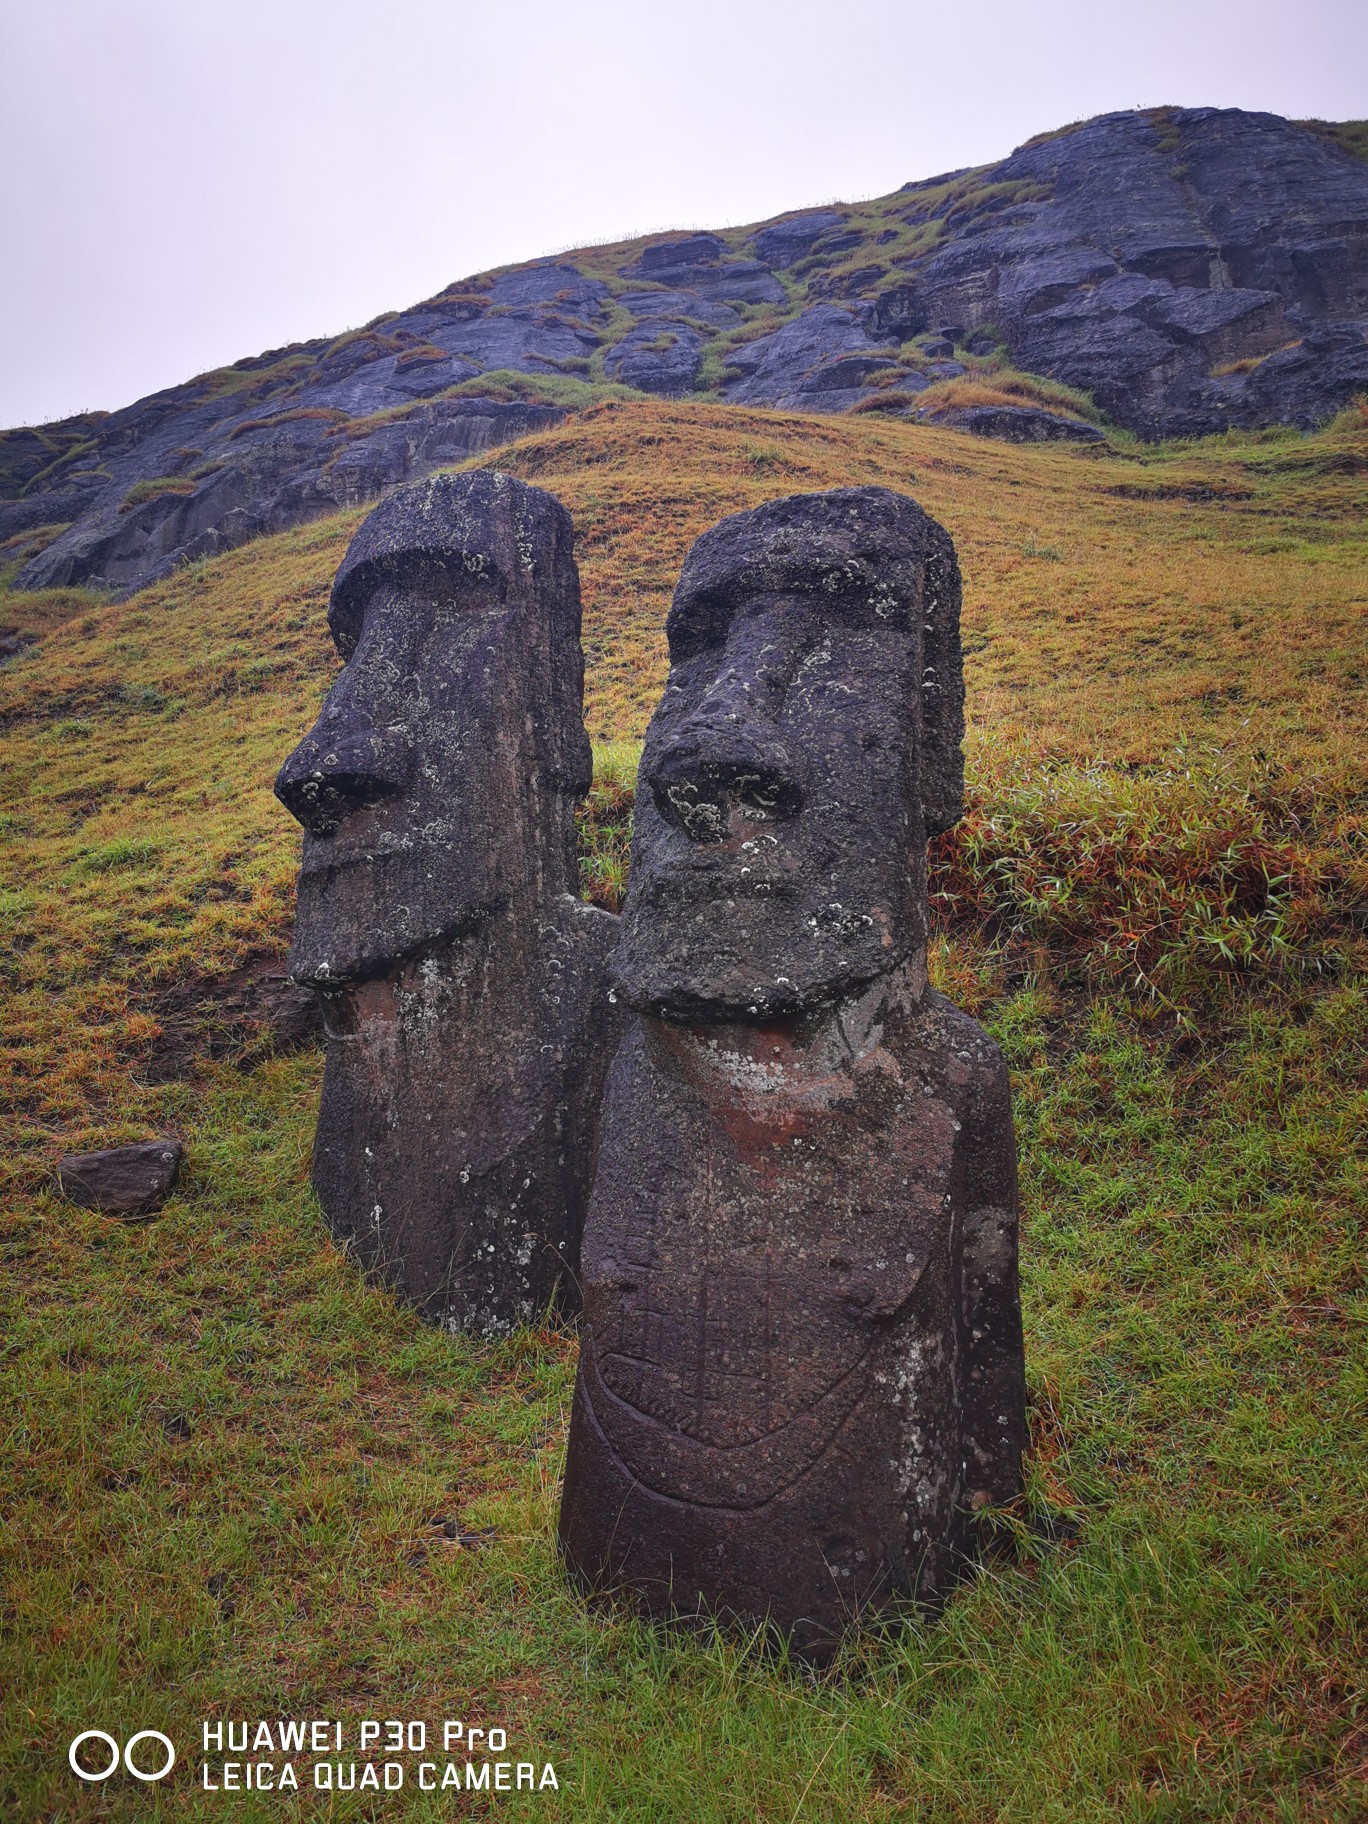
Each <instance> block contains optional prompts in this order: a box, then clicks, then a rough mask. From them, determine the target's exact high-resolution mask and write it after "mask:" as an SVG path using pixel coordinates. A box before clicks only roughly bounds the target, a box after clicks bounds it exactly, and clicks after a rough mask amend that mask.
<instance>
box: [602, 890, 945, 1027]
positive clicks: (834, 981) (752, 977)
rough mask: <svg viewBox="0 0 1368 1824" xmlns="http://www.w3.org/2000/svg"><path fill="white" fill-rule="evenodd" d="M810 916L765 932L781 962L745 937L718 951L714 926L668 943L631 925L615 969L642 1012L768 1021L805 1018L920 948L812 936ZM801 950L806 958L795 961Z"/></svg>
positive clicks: (874, 939)
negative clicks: (765, 956)
mask: <svg viewBox="0 0 1368 1824" xmlns="http://www.w3.org/2000/svg"><path fill="white" fill-rule="evenodd" d="M810 917H811V914H809V915H808V919H810ZM808 919H804V918H801V917H799V916H795V917H794V918H793V920H792V922H790V923H787V924H786V925H780V924H778V923H777V922H776V923H775V924H773V925H772V926H771V928H770V930H769V931H767V933H766V937H767V939H768V940H769V941H768V942H767V944H766V946H765V948H766V949H767V950H769V951H770V952H771V954H778V955H781V956H786V959H787V960H786V961H785V962H784V963H783V964H782V965H779V966H766V965H765V964H763V963H761V962H760V959H759V957H758V955H757V952H756V951H755V950H754V949H748V947H747V946H746V944H745V942H744V938H743V939H742V941H741V942H739V943H737V945H736V949H737V951H738V952H739V954H737V955H732V954H730V952H731V949H732V946H731V944H728V945H727V946H726V951H725V953H720V951H719V945H718V944H717V943H716V942H715V941H711V940H712V938H713V935H714V934H713V933H712V932H706V933H702V934H700V936H699V937H698V938H697V939H695V940H692V941H689V940H687V939H686V940H684V941H680V942H676V943H672V944H670V945H669V946H668V948H667V949H665V948H662V947H661V946H660V945H658V944H655V943H653V942H651V940H650V938H649V937H645V938H643V937H641V936H639V935H638V934H637V933H634V932H633V931H631V930H630V929H628V930H626V931H624V933H623V936H622V938H621V940H620V942H619V945H618V949H617V952H616V954H615V956H614V958H613V960H612V962H611V964H610V974H611V976H612V979H613V982H614V986H615V987H616V988H617V990H618V992H619V993H620V994H621V996H622V998H623V1000H625V1001H626V1002H627V1004H628V1006H630V1007H632V1008H634V1009H635V1010H636V1011H637V1012H638V1013H647V1014H654V1015H657V1016H658V1017H663V1018H666V1019H674V1020H686V1021H698V1022H702V1023H710V1022H717V1021H729V1020H738V1021H743V1022H747V1021H756V1022H763V1021H766V1020H776V1019H791V1018H801V1017H802V1016H804V1015H807V1014H811V1013H815V1012H818V1011H820V1010H821V1009H823V1008H825V1007H829V1006H832V1005H834V1004H836V1003H839V1002H843V1001H848V1000H851V999H853V998H854V997H856V996H857V995H859V994H860V993H861V992H862V991H863V990H864V989H865V988H867V987H868V986H869V984H870V983H871V982H874V981H877V980H878V978H879V977H880V976H884V975H888V974H890V973H891V972H892V971H893V970H895V969H897V968H898V967H899V966H900V965H901V964H903V963H906V962H907V961H908V960H909V959H911V958H912V957H913V956H914V955H918V954H920V952H921V948H922V947H921V946H920V945H918V944H914V943H908V944H905V945H903V946H901V947H899V946H896V945H891V944H890V945H888V946H887V947H886V946H885V945H884V943H883V942H882V939H881V937H877V936H875V937H871V938H870V939H869V940H868V941H865V942H863V943H858V944H855V945H849V946H840V947H838V946H836V945H835V944H833V943H829V942H828V943H824V942H822V941H821V940H820V939H819V938H816V937H814V933H813V931H812V928H811V925H810V923H809V922H808ZM737 935H740V934H739V933H738V934H737ZM799 956H801V958H802V960H801V961H798V960H795V959H796V958H797V957H799Z"/></svg>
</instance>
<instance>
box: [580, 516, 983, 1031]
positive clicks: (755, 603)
mask: <svg viewBox="0 0 1368 1824" xmlns="http://www.w3.org/2000/svg"><path fill="white" fill-rule="evenodd" d="M959 608H960V583H959V571H958V567H957V565H956V562H955V553H954V547H953V545H952V544H951V542H950V538H949V536H948V534H947V533H946V532H945V531H944V530H943V529H942V528H941V527H940V526H938V525H937V524H936V522H935V521H934V520H932V519H930V518H928V516H927V515H926V514H925V513H923V512H922V510H921V508H920V507H918V506H917V504H916V503H915V502H914V501H912V500H909V499H908V498H907V497H906V496H905V495H901V494H896V493H893V492H891V491H890V490H889V489H887V488H875V487H868V488H849V489H840V490H837V491H835V492H833V493H828V494H807V495H793V496H790V497H789V498H788V499H784V500H776V501H770V502H768V503H767V504H766V505H764V506H762V507H757V508H756V509H755V510H754V511H753V512H749V513H740V514H736V515H735V516H734V517H732V518H730V519H724V520H723V521H721V523H720V524H719V525H716V526H714V527H713V528H712V530H711V531H709V532H706V533H704V535H703V537H702V538H700V539H699V540H698V541H697V543H696V544H695V545H694V546H693V548H692V550H691V551H690V552H689V555H688V557H687V559H686V560H685V564H684V569H683V573H682V575H681V576H680V579H679V587H678V588H677V589H676V591H675V596H674V602H673V605H672V607H671V609H670V615H669V620H668V623H667V631H668V636H669V645H670V673H669V679H668V682H667V684H666V687H665V694H664V696H663V698H662V700H661V703H660V706H659V708H658V709H657V710H656V713H655V717H654V719H653V720H652V722H651V726H650V729H649V731H648V733H647V737H646V744H645V748H644V750H643V753H642V758H641V770H640V773H639V776H638V785H637V800H636V821H635V835H634V842H633V851H632V869H631V878H630V882H629V886H628V892H627V899H626V904H625V906H624V909H623V912H624V917H623V935H622V940H621V944H620V947H619V950H618V954H617V958H616V961H615V965H614V968H615V973H616V975H617V978H618V981H619V984H620V986H621V988H622V990H623V992H624V994H625V996H626V998H627V999H628V1000H629V1001H630V1002H631V1003H632V1004H633V1005H634V1006H636V1007H639V1008H641V1009H643V1010H646V1011H650V1012H654V1013H657V1014H664V1015H667V1016H673V1017H676V1018H680V1019H686V1020H687V1019H697V1020H703V1021H707V1020H737V1019H739V1020H742V1021H745V1020H759V1021H764V1020H770V1019H774V1018H782V1017H786V1016H789V1015H801V1014H805V1013H807V1012H809V1011H812V1010H814V1009H816V1008H818V1007H820V1006H822V1005H824V1004H826V1003H829V1002H832V1001H837V1000H840V999H842V998H844V997H847V996H849V995H851V994H854V993H856V992H858V991H859V990H860V989H861V988H863V987H864V986H865V985H866V984H868V983H870V982H872V981H873V980H874V979H875V978H876V977H878V976H880V975H882V974H884V973H886V972H888V971H889V970H891V969H893V968H895V967H896V966H897V965H899V964H900V963H903V962H905V961H907V960H908V959H910V958H913V957H915V956H916V955H917V954H918V953H919V952H921V951H922V950H923V949H924V946H925V941H926V875H925V849H926V841H927V838H928V837H929V836H932V835H935V834H936V833H938V832H939V831H941V830H945V829H948V828H949V827H950V826H951V825H952V824H953V823H955V822H956V820H957V819H958V818H959V816H960V814H961V811H962V798H963V762H962V757H961V753H960V741H961V738H962V734H963V726H964V720H963V703H964V685H963V673H962V666H961V658H960V640H959Z"/></svg>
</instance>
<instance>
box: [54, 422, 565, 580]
mask: <svg viewBox="0 0 1368 1824" xmlns="http://www.w3.org/2000/svg"><path fill="white" fill-rule="evenodd" d="M564 417H565V413H564V412H563V411H561V410H560V409H559V408H558V407H555V406H544V405H523V404H504V403H502V402H500V401H497V400H493V399H480V398H462V399H444V400H439V401H435V402H433V403H432V404H428V405H422V406H419V407H418V408H417V409H416V410H414V411H413V412H412V413H411V414H410V415H409V416H407V417H405V418H403V419H402V420H399V421H396V422H394V423H391V424H386V425H381V426H378V427H377V428H376V429H375V430H373V431H371V432H369V433H368V434H367V435H364V436H360V437H357V436H354V435H348V434H346V433H345V429H344V428H343V427H340V426H339V425H338V424H336V423H335V422H334V421H332V420H331V419H328V418H289V417H285V416H281V415H274V416H273V417H271V418H268V419H267V420H265V421H264V422H263V423H262V424H261V425H260V426H259V428H256V429H253V430H249V431H247V432H246V433H245V434H242V435H239V436H237V437H235V438H232V439H231V440H230V441H227V442H226V443H225V444H224V445H223V446H222V449H223V455H222V462H221V466H218V467H211V470H210V472H209V473H208V474H207V475H205V476H204V478H203V479H202V480H200V481H199V482H198V483H197V484H196V486H195V488H194V491H193V492H192V493H190V494H181V493H168V494H161V495H157V496H155V497H154V498H153V499H151V500H147V501H144V502H143V503H142V504H141V505H139V506H136V507H134V508H132V509H131V510H125V509H124V504H123V503H124V496H125V494H126V493H127V491H128V489H129V487H131V486H132V484H133V481H134V480H141V479H145V477H143V476H142V475H139V474H137V473H136V470H137V469H138V468H142V467H149V468H150V469H151V472H152V473H153V474H154V475H155V474H157V473H159V470H158V469H157V467H156V466H155V465H156V464H158V463H159V462H166V461H168V460H170V457H169V453H168V452H165V451H161V450H158V451H155V452H152V453H150V454H149V453H147V452H142V451H140V452H138V454H137V455H136V456H135V457H133V458H130V459H129V460H127V461H124V462H120V463H117V464H116V465H111V466H114V467H115V468H116V474H117V479H115V480H114V481H113V482H112V483H110V484H109V485H108V486H107V487H106V489H105V491H104V494H103V496H102V499H101V501H99V502H97V504H96V507H95V508H94V509H93V510H92V511H91V512H90V513H89V514H88V515H86V516H85V517H83V518H81V519H79V520H78V521H77V522H76V523H75V524H74V525H73V526H71V527H70V528H69V530H68V531H66V532H64V533H62V534H61V535H60V536H59V537H58V538H57V539H55V540H54V541H53V543H52V544H50V545H48V546H47V547H46V548H45V549H44V550H43V551H42V552H41V553H40V554H39V555H38V556H37V557H36V558H34V559H33V560H32V561H31V562H30V563H29V564H28V565H27V566H26V568H25V571H24V586H25V587H26V588H31V589H46V588H55V587H60V586H62V585H65V584H70V583H88V584H93V585H95V586H97V587H100V588H108V589H115V590H130V589H137V588H140V587H141V586H142V585H143V584H144V583H146V582H148V581H149V580H150V579H152V578H153V577H157V576H164V575H166V574H168V573H169V572H170V571H172V570H174V569H176V568H177V567H178V566H179V565H181V564H183V563H188V562H190V561H191V560H192V559H194V558H198V557H212V556H215V555H217V554H218V553H219V552H221V551H228V550H231V549H233V547H234V546H237V545H241V544H244V543H245V542H246V541H247V540H248V539H251V538H257V537H260V536H261V535H262V534H264V533H269V532H279V531H283V530H284V529H285V528H286V527H287V526H292V525H298V524H299V523H300V522H301V521H303V520H307V519H312V518H315V517H316V516H317V515H318V514H320V513H333V512H336V510H337V509H338V508H339V507H343V506H355V505H359V504H360V503H361V502H363V501H366V500H370V499H373V498H374V497H375V496H376V495H377V494H379V493H381V492H382V491H383V490H384V489H385V488H387V487H392V486H394V485H395V483H397V482H401V481H405V480H408V479H410V478H411V477H413V476H415V475H422V474H424V473H425V472H427V471H428V470H430V469H433V468H436V467H437V466H438V465H439V464H441V463H455V462H461V461H463V460H464V459H465V458H466V457H467V456H473V455H477V454H478V453H479V452H480V451H481V450H485V449H489V448H490V447H491V446H493V445H495V444H499V443H505V442H508V441H509V440H510V439H512V438H515V437H521V436H526V435H527V434H528V433H529V432H531V431H536V430H542V429H545V428H547V427H549V426H551V425H554V424H559V423H560V422H561V421H562V419H563V418H564Z"/></svg>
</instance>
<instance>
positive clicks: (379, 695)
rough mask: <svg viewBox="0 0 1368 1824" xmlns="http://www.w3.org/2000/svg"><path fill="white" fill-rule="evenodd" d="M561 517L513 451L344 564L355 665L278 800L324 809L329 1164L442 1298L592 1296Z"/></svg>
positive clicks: (521, 1311)
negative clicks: (526, 477) (511, 459)
mask: <svg viewBox="0 0 1368 1824" xmlns="http://www.w3.org/2000/svg"><path fill="white" fill-rule="evenodd" d="M572 536H573V535H572V529H571V525H570V519H569V515H568V514H567V513H566V512H565V509H564V508H563V507H562V506H561V505H560V503H559V502H558V501H556V500H555V499H554V498H553V497H552V496H551V495H549V494H545V493H543V492H541V491H540V490H539V489H536V488H529V487H527V486H525V485H524V484H523V483H521V482H519V481H516V480H514V479H513V478H512V477H510V476H506V475H500V474H498V473H497V472H495V471H488V470H486V471H481V472H479V473H476V474H472V475H459V476H453V475H443V476H437V477H434V478H432V479H431V480H429V481H426V482H421V483H416V484H412V485H410V486H409V487H407V488H404V489H402V490H400V491H398V492H396V493H394V494H392V495H390V497H389V498H388V499H387V500H386V501H385V502H384V504H383V505H382V506H380V507H378V508H377V509H376V510H375V512H373V513H372V514H371V516H370V518H369V519H367V520H366V522H365V523H364V525H363V526H362V528H361V530H360V531H359V532H358V533H357V535H356V537H355V539H354V540H353V541H352V544H351V547H350V549H349V550H348V552H347V556H346V558H345V559H344V561H343V563H342V567H341V568H340V570H339V571H338V574H337V579H336V581H335V583H334V585H333V593H332V602H331V606H330V609H329V625H330V626H331V628H332V631H333V637H334V639H335V641H336V643H337V647H338V650H339V651H340V652H341V654H342V656H343V658H344V659H345V661H346V663H345V665H344V668H343V670H342V672H341V675H340V676H339V678H338V681H337V683H336V684H335V685H334V687H333V689H332V691H331V693H330V694H329V697H328V699H327V702H326V703H325V704H324V707H323V711H322V713H321V715H320V716H319V719H318V722H317V724H316V725H315V727H314V728H313V730H312V731H311V732H310V733H309V734H308V735H307V736H306V737H305V739H304V740H303V741H302V742H301V743H300V745H299V747H297V748H296V749H295V751H294V753H293V754H292V755H291V756H290V758H289V759H288V760H287V761H286V763H285V765H284V767H283V768H282V769H281V773H280V777H279V779H278V780H277V783H276V792H277V796H278V797H279V798H280V799H281V800H282V802H283V803H284V804H285V805H286V806H287V808H288V809H289V810H290V811H291V812H292V813H293V815H294V816H295V817H296V818H298V820H299V821H300V822H301V823H302V824H303V826H304V832H305V834H304V851H303V863H302V868H301V872H300V878H299V894H298V913H297V923H296V928H295V940H294V946H293V949H292V951H291V954H290V969H291V973H292V974H293V976H294V977H295V979H296V980H297V981H300V982H302V983H305V984H307V985H309V986H311V987H312V988H314V989H315V991H316V992H318V993H319V995H320V997H321V999H322V1003H323V1008H324V1017H325V1022H326V1029H327V1064H326V1069H325V1074H324V1082H323V1097H322V1103H321V1106H320V1110H319V1122H318V1134H317V1138H316V1141H315V1147H314V1184H315V1186H316V1188H317V1191H318V1195H319V1199H320V1201H321V1203H322V1205H323V1208H324V1211H325V1213H326V1215H327V1218H328V1222H329V1224H330V1226H331V1228H332V1230H333V1232H334V1234H335V1235H336V1236H337V1237H338V1238H339V1239H340V1240H343V1241H345V1242H346V1243H347V1244H348V1246H350V1247H351V1248H352V1249H354V1250H355V1252H356V1253H357V1254H358V1256H359V1257H360V1258H361V1259H362V1260H364V1261H366V1262H367V1263H368V1264H370V1265H372V1266H375V1267H377V1268H378V1269H380V1270H381V1271H382V1272H383V1273H384V1274H385V1276H386V1277H387V1279H388V1280H389V1281H390V1283H391V1284H393V1285H394V1286H395V1287H396V1289H397V1290H399V1291H400V1292H401V1293H402V1294H403V1295H404V1296H405V1297H406V1298H408V1299H410V1300H411V1301H412V1302H413V1303H414V1304H416V1305H417V1306H418V1307H419V1308H420V1310H421V1311H422V1312H423V1314H424V1315H425V1316H427V1317H429V1318H431V1319H434V1320H436V1321H440V1322H443V1323H446V1324H448V1325H450V1326H452V1327H457V1328H463V1329H469V1330H473V1331H476V1332H479V1333H482V1334H492V1333H497V1332H501V1331H505V1330H508V1329H509V1328H511V1327H512V1326H513V1325H515V1324H517V1323H522V1322H528V1321H532V1320H534V1319H535V1318H536V1317H537V1316H539V1315H540V1313H542V1312H543V1311H544V1310H545V1309H546V1308H547V1306H548V1305H549V1304H552V1303H553V1302H554V1303H555V1304H557V1305H558V1306H559V1307H560V1308H561V1309H570V1310H572V1309H574V1308H575V1305H576V1303H577V1285H576V1273H577V1269H578V1256H579V1239H580V1229H581V1225H582V1222H583V1211H584V1201H585V1197H586V1195H587V1192H588V1186H589V1180H590V1174H591V1171H592V1164H593V1144H594V1121H595V1115H596V1110H597V1106H598V1101H599V1094H600V1089H601V1085H602V1081H603V1073H604V1070H605V1069H606V1066H607V1062H608V1058H609V1056H610V1055H611V1051H612V1049H613V1046H614V1045H615V1043H616V1041H617V1037H618V1033H619V1030H620V1028H619V1027H618V1025H617V1024H616V1020H617V1010H616V1008H615V1007H614V1005H613V1003H612V1002H610V1000H609V999H608V994H607V990H606V987H605V985H604V981H603V962H604V958H605V956H606V954H607V951H608V950H609V948H610V947H611V945H612V943H613V941H614V936H615V932H616V926H617V921H616V920H615V919H614V918H612V917H611V916H610V915H609V914H607V913H605V912H600V911H598V910H596V909H595V908H593V907H591V906H588V905H586V904H585V903H584V902H583V901H581V900H580V899H579V897H578V891H577V888H578V877H577V862H576V844H575V830H574V808H575V805H576V803H577V802H578V801H579V800H580V798H582V797H583V795H584V793H585V791H586V790H587V788H588V785H589V778H590V753H589V742H588V738H587V736H586V735H585V732H584V725H583V721H582V719H581V709H580V705H581V696H582V691H583V679H584V662H583V656H582V654H581V651H580V644H579V629H580V602H579V579H578V575H577V572H576V569H575V563H574V557H573V554H572Z"/></svg>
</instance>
